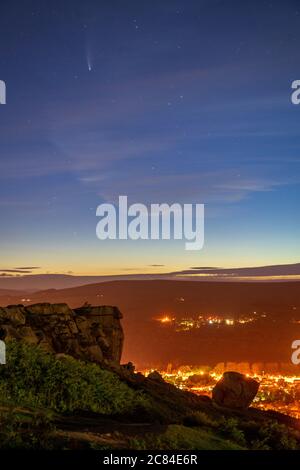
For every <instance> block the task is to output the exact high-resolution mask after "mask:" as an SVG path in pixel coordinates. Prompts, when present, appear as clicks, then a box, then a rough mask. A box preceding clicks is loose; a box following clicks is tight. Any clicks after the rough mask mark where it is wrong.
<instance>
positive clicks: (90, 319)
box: [0, 303, 124, 364]
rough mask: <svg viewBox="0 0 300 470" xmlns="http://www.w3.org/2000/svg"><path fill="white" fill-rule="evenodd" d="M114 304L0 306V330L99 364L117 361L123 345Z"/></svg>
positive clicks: (61, 352) (118, 316) (120, 327)
mask: <svg viewBox="0 0 300 470" xmlns="http://www.w3.org/2000/svg"><path fill="white" fill-rule="evenodd" d="M121 318H122V314H121V312H120V311H119V310H118V308H117V307H111V306H100V307H92V306H90V305H84V306H83V307H81V308H77V309H74V310H71V309H70V308H69V307H68V305H67V304H48V303H43V304H35V305H30V306H26V307H24V306H23V305H10V306H8V307H6V308H2V307H0V329H1V330H2V332H3V334H4V335H5V336H6V339H5V341H7V340H9V339H12V338H14V339H17V340H23V341H25V342H28V343H31V344H36V345H39V346H40V347H42V348H43V349H44V350H46V351H48V352H52V353H56V354H68V355H71V356H73V357H76V358H78V359H83V360H89V361H93V362H98V363H107V364H119V363H120V359H121V354H122V347H123V339H124V335H123V329H122V326H121V322H120V319H121Z"/></svg>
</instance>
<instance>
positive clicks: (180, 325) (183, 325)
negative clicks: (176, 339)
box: [154, 312, 267, 331]
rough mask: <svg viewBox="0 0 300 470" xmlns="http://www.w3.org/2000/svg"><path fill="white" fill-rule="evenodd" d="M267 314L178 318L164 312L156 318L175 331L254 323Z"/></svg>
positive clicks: (187, 316) (200, 315) (254, 313)
mask: <svg viewBox="0 0 300 470" xmlns="http://www.w3.org/2000/svg"><path fill="white" fill-rule="evenodd" d="M266 317H267V314H266V313H265V312H263V313H260V314H258V313H257V312H253V313H252V315H251V316H249V315H243V316H240V317H237V318H236V317H235V316H234V315H232V316H223V315H217V314H214V315H203V314H199V315H196V316H194V315H186V316H184V317H182V318H180V319H178V318H176V317H175V316H174V315H168V314H163V315H161V316H159V317H155V318H154V320H156V321H157V322H159V323H161V324H162V325H168V326H172V327H173V328H174V329H175V331H189V330H192V329H199V328H202V327H204V326H216V327H218V326H222V325H225V326H234V325H238V324H240V325H246V324H248V323H253V322H255V321H258V320H260V319H265V318H266Z"/></svg>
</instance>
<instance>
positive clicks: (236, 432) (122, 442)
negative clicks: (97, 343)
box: [0, 341, 300, 450]
mask: <svg viewBox="0 0 300 470" xmlns="http://www.w3.org/2000/svg"><path fill="white" fill-rule="evenodd" d="M253 413H254V414H253ZM256 417H257V418H258V419H257V420H256ZM84 419H88V423H89V424H88V427H89V426H90V427H89V428H88V432H83V431H82V429H83V427H84V428H86V425H84V426H83V425H82V420H84ZM101 423H102V424H103V431H101V429H102V428H101ZM7 448H15V449H18V448H21V449H23V448H25V449H55V448H66V449H70V448H75V449H76V448H87V449H100V448H102V449H110V448H112V449H113V448H127V449H128V448H129V449H158V450H160V449H162V450H163V449H166V450H185V449H186V450H204V449H205V450H234V449H264V450H269V449H276V450H285V449H299V448H300V432H299V431H298V430H297V429H295V427H292V426H286V425H284V424H280V423H279V422H278V421H277V420H276V419H274V420H273V419H266V418H265V415H263V412H260V411H258V410H257V412H255V411H254V410H252V412H250V410H249V412H248V411H245V412H239V413H235V412H234V411H232V412H231V411H230V410H222V409H220V408H218V407H214V406H213V405H212V403H211V402H210V401H209V400H208V401H206V400H203V401H201V400H199V401H197V400H194V398H193V397H192V396H190V395H189V394H186V393H184V392H182V391H180V390H178V389H176V388H175V387H172V386H171V385H169V384H166V383H164V382H163V381H160V380H149V379H145V378H143V377H141V376H140V377H139V378H138V379H137V380H135V379H134V378H133V377H130V378H129V380H127V379H126V377H124V376H122V378H120V377H119V375H118V374H117V373H115V372H113V371H112V370H107V369H104V368H102V367H101V366H99V365H96V364H92V363H85V362H82V361H79V360H76V359H74V358H72V357H69V356H64V357H60V358H57V357H56V356H55V355H53V354H47V353H45V352H43V351H42V350H41V349H40V348H39V347H36V346H32V345H28V344H26V343H22V342H16V341H11V342H8V343H7V364H6V365H5V366H1V367H0V449H7Z"/></svg>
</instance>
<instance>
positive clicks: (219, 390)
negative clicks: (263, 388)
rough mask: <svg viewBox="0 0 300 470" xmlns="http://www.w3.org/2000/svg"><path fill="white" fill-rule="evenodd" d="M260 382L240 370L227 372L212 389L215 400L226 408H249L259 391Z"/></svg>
mask: <svg viewBox="0 0 300 470" xmlns="http://www.w3.org/2000/svg"><path fill="white" fill-rule="evenodd" d="M258 388H259V383H258V382H257V381H256V380H254V379H251V378H249V377H246V376H245V375H243V374H240V373H239V372H225V373H224V374H223V377H222V378H221V380H219V382H218V383H217V384H216V385H215V387H214V388H213V391H212V399H213V401H214V402H215V403H216V404H217V405H219V406H224V407H226V408H244V409H245V408H248V406H250V404H251V403H252V401H253V399H254V398H255V395H256V394H257V392H258Z"/></svg>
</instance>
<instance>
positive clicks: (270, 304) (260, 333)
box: [0, 280, 300, 367]
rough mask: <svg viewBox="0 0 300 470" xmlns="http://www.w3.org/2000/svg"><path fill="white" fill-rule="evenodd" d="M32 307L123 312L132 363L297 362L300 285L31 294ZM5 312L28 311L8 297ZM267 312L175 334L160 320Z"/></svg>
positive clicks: (128, 284) (190, 285) (188, 285)
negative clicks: (250, 320)
mask: <svg viewBox="0 0 300 470" xmlns="http://www.w3.org/2000/svg"><path fill="white" fill-rule="evenodd" d="M26 297H27V302H25V304H27V305H28V304H31V303H38V302H51V303H59V302H66V303H68V305H70V307H72V308H75V307H79V306H81V305H82V304H83V303H84V302H88V303H90V304H92V305H100V304H101V305H116V306H118V307H119V309H120V310H121V312H122V313H123V314H124V320H123V324H124V329H125V337H126V340H125V349H124V356H123V358H124V360H125V361H126V360H133V361H135V362H136V363H137V364H138V366H140V367H143V366H144V365H147V364H153V363H155V364H161V363H163V364H165V363H166V362H173V363H179V364H180V363H181V364H182V363H198V364H199V363H200V362H201V363H210V364H214V363H217V362H220V361H226V360H228V361H231V360H233V361H238V360H241V361H242V360H246V361H259V360H262V361H264V360H265V361H284V362H289V361H290V353H291V349H290V347H291V342H292V341H293V340H294V339H300V325H298V324H291V323H289V320H290V319H291V318H292V317H293V318H297V319H299V320H300V282H297V281H294V282H277V283H272V282H268V283H267V282H265V283H260V282H251V283H250V282H249V283H238V282H236V281H235V282H213V283H209V282H200V281H198V282H193V281H165V280H161V281H159V280H150V281H136V280H135V281H129V280H127V281H113V282H103V283H97V284H89V285H85V286H79V287H75V288H69V289H61V290H56V289H50V290H44V291H40V292H36V293H31V294H27V295H26ZM0 301H1V304H2V305H7V304H8V303H14V304H18V303H24V302H23V301H22V295H17V296H15V297H12V296H11V295H9V296H2V297H1V299H0ZM253 311H259V312H267V314H268V318H267V319H266V321H265V322H264V323H263V324H261V323H259V324H258V325H257V326H252V325H250V326H249V327H248V326H243V327H241V328H231V329H228V328H227V329H226V330H225V331H223V330H221V329H218V330H216V329H211V330H199V331H196V332H192V333H191V332H182V333H174V332H173V331H171V330H170V329H169V328H168V327H162V326H161V325H160V324H159V323H158V322H157V321H155V320H154V318H155V317H158V316H161V315H162V314H168V315H172V316H176V317H179V318H182V317H188V316H191V315H197V314H200V313H201V314H213V313H218V314H221V315H224V316H228V315H230V316H237V315H243V314H251V312H253Z"/></svg>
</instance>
